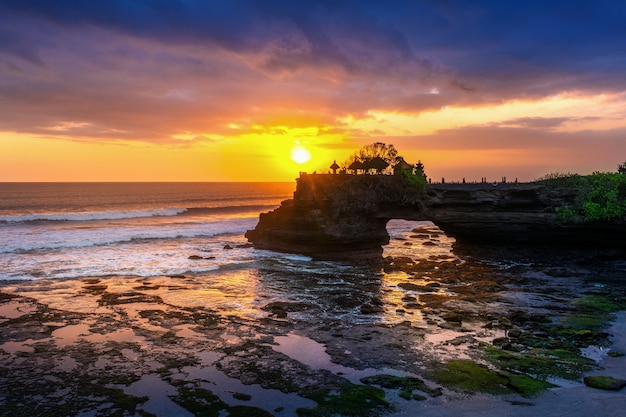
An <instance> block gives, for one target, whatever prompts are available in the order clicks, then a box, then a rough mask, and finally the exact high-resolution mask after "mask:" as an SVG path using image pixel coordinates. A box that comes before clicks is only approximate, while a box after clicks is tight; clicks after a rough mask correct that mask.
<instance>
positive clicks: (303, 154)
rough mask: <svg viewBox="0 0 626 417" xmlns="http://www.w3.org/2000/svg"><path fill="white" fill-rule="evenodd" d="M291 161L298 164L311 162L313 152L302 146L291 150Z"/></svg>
mask: <svg viewBox="0 0 626 417" xmlns="http://www.w3.org/2000/svg"><path fill="white" fill-rule="evenodd" d="M291 159H292V160H293V162H295V163H297V164H304V163H306V162H309V161H310V160H311V152H309V150H308V149H307V148H305V147H304V146H302V145H296V146H294V147H293V148H291Z"/></svg>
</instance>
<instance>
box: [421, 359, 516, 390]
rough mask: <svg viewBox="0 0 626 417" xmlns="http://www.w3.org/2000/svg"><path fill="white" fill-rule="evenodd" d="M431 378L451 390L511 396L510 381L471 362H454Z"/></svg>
mask: <svg viewBox="0 0 626 417" xmlns="http://www.w3.org/2000/svg"><path fill="white" fill-rule="evenodd" d="M428 376H429V378H430V379H432V380H434V381H436V382H438V383H440V384H442V385H445V386H447V387H449V388H452V389H456V390H460V391H468V392H485V393H489V394H510V393H512V392H513V390H512V389H511V388H509V387H508V386H507V384H508V382H509V379H508V378H507V377H506V376H504V375H501V374H500V373H498V372H496V371H492V370H490V369H488V368H487V367H485V366H481V365H478V364H476V363H474V362H472V361H469V360H452V361H450V362H448V363H446V364H445V365H444V366H443V367H441V368H439V369H434V370H432V371H431V372H429V374H428Z"/></svg>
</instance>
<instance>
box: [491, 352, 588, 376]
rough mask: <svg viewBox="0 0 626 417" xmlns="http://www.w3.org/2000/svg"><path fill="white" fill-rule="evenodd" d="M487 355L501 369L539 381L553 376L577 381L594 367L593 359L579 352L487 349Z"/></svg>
mask: <svg viewBox="0 0 626 417" xmlns="http://www.w3.org/2000/svg"><path fill="white" fill-rule="evenodd" d="M486 353H487V356H486V359H487V360H488V361H490V362H491V363H493V364H494V365H496V366H498V367H499V368H501V369H504V370H506V371H510V372H513V373H517V374H519V373H523V374H528V375H533V376H536V377H538V378H539V379H545V378H547V377H551V376H554V377H560V378H565V379H577V378H579V377H580V376H581V375H582V373H583V372H584V371H588V370H590V369H591V367H592V366H593V365H594V362H593V361H592V360H591V359H588V358H585V357H583V356H581V355H580V353H579V351H570V350H566V349H552V350H551V349H533V350H530V351H528V352H525V353H515V352H510V351H505V350H502V349H499V348H496V347H487V348H486Z"/></svg>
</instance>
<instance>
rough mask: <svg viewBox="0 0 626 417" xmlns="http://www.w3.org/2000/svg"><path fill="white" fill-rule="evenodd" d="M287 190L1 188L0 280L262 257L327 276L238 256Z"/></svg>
mask: <svg viewBox="0 0 626 417" xmlns="http://www.w3.org/2000/svg"><path fill="white" fill-rule="evenodd" d="M294 190H295V183H291V182H289V183H1V184H0V280H4V281H7V280H36V279H55V278H64V279H68V278H70V279H71V278H86V277H106V276H140V277H152V276H171V275H184V274H193V275H199V274H205V273H210V272H212V271H219V270H226V269H233V268H239V269H243V268H246V269H249V270H250V271H251V273H254V270H255V269H256V268H258V267H259V266H260V265H263V264H264V261H265V260H267V259H268V258H273V259H275V260H278V261H280V260H282V261H283V262H285V263H287V264H288V265H290V266H291V267H292V268H295V269H301V270H307V269H311V268H313V269H314V268H316V267H323V268H328V267H329V265H332V264H329V263H317V264H315V265H312V264H311V263H310V259H308V258H307V257H299V256H294V255H288V254H277V253H272V252H268V251H260V250H254V249H250V248H245V249H244V248H241V247H242V246H243V245H245V244H246V243H247V241H246V239H245V238H244V233H245V232H246V230H248V229H252V228H254V227H255V225H256V223H257V221H258V215H259V213H261V212H266V211H270V210H273V209H274V208H276V207H278V206H279V205H280V203H281V201H282V200H285V199H288V198H291V196H292V195H293V191H294ZM416 223H419V222H403V221H392V222H390V224H389V232H390V234H391V235H392V237H398V238H400V239H401V236H402V235H405V234H407V233H409V232H410V230H412V229H413V228H414V227H415V226H416ZM449 243H450V242H438V244H437V245H436V246H435V247H421V248H420V251H421V252H422V253H421V256H422V257H428V256H431V255H437V254H440V253H444V254H445V253H449V252H450V244H449ZM394 244H395V246H394ZM225 247H231V248H233V250H225V249H224V248H225ZM387 251H388V252H389V251H392V252H393V253H392V254H393V255H394V256H399V255H401V254H402V253H403V252H407V251H411V252H415V248H407V247H406V246H403V242H402V241H401V240H398V241H392V244H391V245H390V247H388V248H387ZM413 255H415V254H413ZM190 257H195V258H196V259H190ZM198 257H199V258H202V259H197V258H198Z"/></svg>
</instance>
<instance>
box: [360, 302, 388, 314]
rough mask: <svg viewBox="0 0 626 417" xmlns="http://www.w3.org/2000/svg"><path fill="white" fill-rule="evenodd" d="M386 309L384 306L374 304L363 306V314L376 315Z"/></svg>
mask: <svg viewBox="0 0 626 417" xmlns="http://www.w3.org/2000/svg"><path fill="white" fill-rule="evenodd" d="M383 311H385V309H384V308H383V307H382V306H379V305H374V304H369V303H368V304H363V305H362V306H361V314H376V313H382V312H383Z"/></svg>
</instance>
